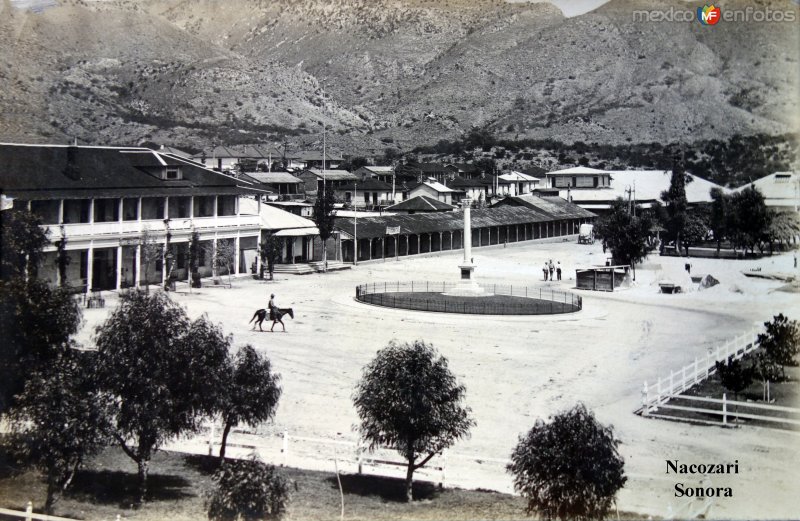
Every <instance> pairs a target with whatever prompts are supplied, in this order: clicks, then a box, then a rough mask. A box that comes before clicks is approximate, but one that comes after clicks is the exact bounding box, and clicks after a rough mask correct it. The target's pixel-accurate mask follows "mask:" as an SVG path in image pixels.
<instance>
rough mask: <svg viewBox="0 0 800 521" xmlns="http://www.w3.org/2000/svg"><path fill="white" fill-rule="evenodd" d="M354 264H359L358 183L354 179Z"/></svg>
mask: <svg viewBox="0 0 800 521" xmlns="http://www.w3.org/2000/svg"><path fill="white" fill-rule="evenodd" d="M353 266H358V184H357V183H356V182H355V181H353Z"/></svg>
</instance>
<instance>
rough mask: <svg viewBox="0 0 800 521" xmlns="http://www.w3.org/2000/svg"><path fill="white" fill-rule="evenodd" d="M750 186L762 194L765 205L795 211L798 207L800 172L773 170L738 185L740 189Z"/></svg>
mask: <svg viewBox="0 0 800 521" xmlns="http://www.w3.org/2000/svg"><path fill="white" fill-rule="evenodd" d="M749 186H752V187H754V188H757V189H758V191H759V192H761V194H762V195H763V196H764V199H765V203H766V205H767V206H769V207H771V208H775V209H779V210H794V211H797V210H798V208H799V207H800V174H798V173H797V172H775V173H774V174H770V175H768V176H764V177H762V178H761V179H757V180H755V181H753V182H752V183H747V184H746V185H743V186H740V187H739V188H737V189H736V190H735V191H737V192H738V191H742V190H744V189H745V188H747V187H749Z"/></svg>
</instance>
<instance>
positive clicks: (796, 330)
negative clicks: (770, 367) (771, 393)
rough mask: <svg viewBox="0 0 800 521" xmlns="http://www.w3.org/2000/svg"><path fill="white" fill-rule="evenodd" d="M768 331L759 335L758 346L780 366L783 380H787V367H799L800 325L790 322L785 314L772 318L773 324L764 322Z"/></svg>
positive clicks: (793, 321)
mask: <svg viewBox="0 0 800 521" xmlns="http://www.w3.org/2000/svg"><path fill="white" fill-rule="evenodd" d="M764 327H765V328H766V331H765V332H764V333H760V334H759V335H758V344H759V345H760V346H761V348H762V349H763V350H764V354H765V355H766V357H767V358H768V359H769V360H770V361H771V362H773V363H774V364H777V365H779V366H780V375H781V379H784V378H786V370H785V366H787V365H788V366H790V367H795V366H797V354H798V352H800V324H798V322H797V321H796V320H789V319H788V318H787V317H786V316H784V314H783V313H779V314H778V315H776V316H773V317H772V321H771V322H764Z"/></svg>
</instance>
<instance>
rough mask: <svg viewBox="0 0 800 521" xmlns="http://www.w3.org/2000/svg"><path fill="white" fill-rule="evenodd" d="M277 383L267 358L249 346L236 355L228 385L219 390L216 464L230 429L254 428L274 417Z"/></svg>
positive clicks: (223, 453)
mask: <svg viewBox="0 0 800 521" xmlns="http://www.w3.org/2000/svg"><path fill="white" fill-rule="evenodd" d="M280 379H281V376H280V375H279V374H277V373H273V372H272V367H271V365H270V361H269V358H267V357H266V356H263V355H260V354H258V353H257V352H256V350H255V349H253V346H251V345H246V346H244V347H243V348H241V349H240V350H239V352H238V353H237V354H236V358H235V360H234V363H233V366H232V368H231V378H230V383H229V384H228V385H227V386H226V388H225V389H223V392H222V399H221V400H220V405H219V408H220V412H221V415H222V423H223V426H224V427H223V431H222V444H221V445H220V449H219V459H220V461H225V446H226V445H227V442H228V434H230V432H231V428H233V427H235V426H237V425H239V424H240V423H246V424H249V425H256V424H258V423H261V422H265V421H267V420H269V419H271V418H272V417H273V416H274V415H275V411H276V408H277V406H278V400H279V399H280V397H281V386H280Z"/></svg>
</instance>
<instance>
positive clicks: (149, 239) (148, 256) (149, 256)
mask: <svg viewBox="0 0 800 521" xmlns="http://www.w3.org/2000/svg"><path fill="white" fill-rule="evenodd" d="M140 244H141V248H142V271H144V281H145V282H144V283H145V286H144V287H145V293H150V274H149V273H148V272H149V271H150V266H151V265H152V264H153V263H154V262H155V261H157V260H158V259H160V258H161V255H163V252H164V248H163V247H162V246H161V245H160V244H158V243H157V242H156V238H155V237H154V236H153V234H152V233H151V232H150V230H149V229H148V228H144V229H143V230H142V237H141V239H140Z"/></svg>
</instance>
